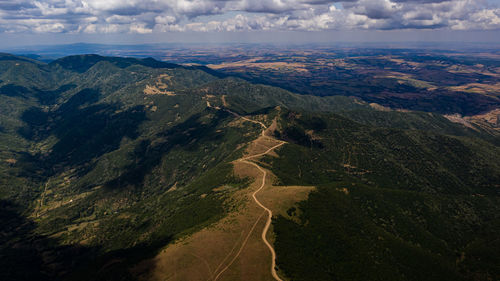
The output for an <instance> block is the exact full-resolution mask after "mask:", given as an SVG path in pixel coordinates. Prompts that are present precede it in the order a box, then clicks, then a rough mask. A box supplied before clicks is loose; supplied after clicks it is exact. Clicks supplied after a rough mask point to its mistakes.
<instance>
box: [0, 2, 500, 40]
mask: <svg viewBox="0 0 500 281" xmlns="http://www.w3.org/2000/svg"><path fill="white" fill-rule="evenodd" d="M333 4H334V2H332V1H328V0H36V1H33V0H11V1H7V0H0V32H29V31H31V32H38V33H43V32H72V33H78V32H84V33H115V32H129V33H151V32H169V31H177V32H182V31H239V30H329V29H340V30H350V29H408V28H424V29H436V28H448V29H461V30H468V29H481V30H483V29H500V8H499V7H498V6H499V5H496V7H494V5H492V4H491V3H490V4H488V2H485V1H482V0H481V1H480V0H448V1H446V0H350V1H344V2H342V5H338V4H335V5H333ZM221 15H222V16H221Z"/></svg>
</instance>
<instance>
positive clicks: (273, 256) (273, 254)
mask: <svg viewBox="0 0 500 281" xmlns="http://www.w3.org/2000/svg"><path fill="white" fill-rule="evenodd" d="M225 110H226V111H227V112H229V113H231V114H233V115H235V116H237V117H239V118H241V119H243V120H245V121H248V122H252V123H256V124H259V125H260V126H261V127H262V133H261V135H262V136H263V137H266V130H267V126H266V125H265V124H264V123H262V122H260V121H256V120H252V119H249V118H247V117H244V116H241V115H239V114H237V113H235V112H232V111H230V110H228V109H225ZM267 137H268V136H267ZM285 143H286V142H284V141H280V143H279V144H277V145H275V146H273V147H271V148H269V149H268V150H266V151H265V152H263V153H259V154H255V155H250V156H247V157H243V158H240V159H238V160H237V161H239V162H242V163H245V164H248V165H252V166H254V167H256V168H257V169H259V171H260V172H262V183H261V185H260V187H259V188H258V189H257V190H255V191H254V192H253V194H252V198H253V200H254V201H255V203H256V204H257V205H258V206H259V207H261V208H262V209H264V211H266V212H267V220H266V225H265V226H264V229H263V230H262V234H261V238H262V241H263V242H264V244H266V246H267V248H268V249H269V251H270V252H271V275H272V276H273V278H274V279H275V280H278V281H283V280H282V279H281V278H280V277H279V276H278V273H277V272H276V252H275V251H274V248H273V246H272V245H271V243H269V241H267V238H266V235H267V231H268V230H269V227H270V226H271V220H272V217H273V212H272V211H271V210H270V209H269V208H267V207H266V206H264V205H263V204H262V203H261V202H260V201H259V199H257V196H256V195H257V193H259V192H260V191H261V190H262V189H263V188H264V186H265V185H266V177H267V171H266V170H264V169H263V168H262V167H261V166H259V165H258V164H256V163H255V162H250V161H248V160H250V159H252V158H257V157H261V156H264V155H266V154H268V153H269V152H271V151H273V150H274V149H276V148H278V147H280V146H282V145H283V144H285ZM258 220H260V217H259V219H258ZM258 220H257V221H258ZM252 230H253V229H252ZM250 233H251V232H250ZM250 233H249V234H250ZM244 246H245V244H243V245H242V248H243V247H244ZM238 255H239V253H238ZM236 257H237V256H236ZM236 257H235V258H236ZM220 274H222V271H221V272H219V274H218V276H220ZM218 276H217V277H218ZM214 280H217V278H216V279H214Z"/></svg>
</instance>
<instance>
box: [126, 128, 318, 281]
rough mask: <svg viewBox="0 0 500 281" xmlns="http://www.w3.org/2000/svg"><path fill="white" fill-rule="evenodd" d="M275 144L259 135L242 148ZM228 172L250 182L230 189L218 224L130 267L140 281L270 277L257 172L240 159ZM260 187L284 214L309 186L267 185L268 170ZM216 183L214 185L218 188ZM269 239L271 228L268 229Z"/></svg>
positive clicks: (249, 152)
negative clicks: (256, 192)
mask: <svg viewBox="0 0 500 281" xmlns="http://www.w3.org/2000/svg"><path fill="white" fill-rule="evenodd" d="M279 143H280V142H279V141H277V140H275V139H272V138H271V137H269V136H260V137H259V138H258V139H256V140H255V141H253V142H252V143H251V144H250V145H249V146H248V147H247V150H246V153H245V154H246V156H249V155H256V154H260V153H263V152H265V151H266V150H268V149H270V148H271V147H273V146H276V145H277V144H279ZM233 165H234V172H235V174H236V175H238V176H240V177H248V178H252V179H255V181H254V182H253V183H252V184H251V185H250V186H249V187H248V188H246V189H242V190H238V191H236V192H234V193H233V194H232V195H231V197H230V198H229V199H228V200H227V201H226V207H227V209H228V210H231V211H230V212H229V213H228V214H227V216H226V217H224V218H223V219H222V220H220V221H219V222H217V223H215V224H213V225H211V226H209V227H206V228H204V229H202V230H200V231H198V232H196V233H194V234H192V235H190V236H189V237H185V238H183V239H180V240H178V241H176V242H175V243H173V244H171V245H168V246H167V247H166V248H165V249H164V250H163V251H161V252H160V253H159V254H158V255H157V256H156V257H155V258H153V259H150V260H147V261H144V262H142V263H140V264H139V265H138V266H136V267H135V268H133V269H132V270H131V271H132V272H133V273H134V274H135V275H136V276H138V278H139V279H140V280H162V281H163V280H190V281H196V280H203V281H207V280H217V281H218V280H228V281H229V280H248V281H257V280H258V281H265V280H274V279H273V277H272V276H271V272H270V270H269V267H270V264H271V261H272V259H271V254H270V252H269V249H268V248H267V247H266V245H265V244H264V243H263V241H262V239H261V233H262V230H263V228H264V225H265V221H266V218H267V215H266V213H265V211H264V210H263V209H262V208H261V207H259V206H258V205H257V204H256V202H255V201H254V200H253V198H252V193H253V192H254V191H255V190H257V189H258V188H259V187H260V186H261V184H262V176H263V174H262V172H261V171H260V170H259V169H258V168H257V167H255V166H253V165H249V164H248V163H245V162H240V161H235V162H233ZM266 172H267V176H266V185H265V186H264V187H263V190H262V191H261V192H259V194H258V195H257V197H258V199H259V201H261V202H263V204H264V205H266V206H267V207H268V208H270V209H271V210H272V211H273V213H274V214H281V215H286V210H288V209H289V208H290V207H292V206H293V205H294V204H296V202H298V201H301V200H305V199H306V198H307V196H308V194H309V192H310V191H311V190H313V189H314V188H313V187H301V186H291V187H279V186H272V185H271V184H270V183H272V182H273V179H274V175H272V174H271V173H270V172H269V171H266ZM223 188H224V187H220V188H219V189H223ZM268 236H270V237H269V238H268V240H270V241H272V240H273V239H272V236H273V235H272V232H271V231H270V232H268Z"/></svg>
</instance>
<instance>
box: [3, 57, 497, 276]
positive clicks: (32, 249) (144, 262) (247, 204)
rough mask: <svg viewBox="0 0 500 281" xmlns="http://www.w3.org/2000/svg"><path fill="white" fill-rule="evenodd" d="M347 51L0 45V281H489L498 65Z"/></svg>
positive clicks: (493, 261)
mask: <svg viewBox="0 0 500 281" xmlns="http://www.w3.org/2000/svg"><path fill="white" fill-rule="evenodd" d="M263 51H265V50H263ZM349 52H352V51H349ZM358 52H362V53H363V54H356V55H346V56H345V57H343V58H331V57H332V54H331V53H330V51H324V53H323V55H322V56H324V57H325V58H323V59H327V58H330V59H333V60H336V64H335V65H334V66H328V67H335V69H337V70H335V71H333V70H331V69H330V70H327V68H325V67H326V66H327V65H328V64H327V63H325V64H324V65H323V66H321V67H320V62H321V61H322V60H321V59H320V55H319V54H314V55H311V54H308V53H304V54H303V56H304V57H305V58H304V59H302V60H301V61H300V62H299V61H298V58H297V57H296V56H295V55H294V56H293V59H290V58H285V57H283V56H281V57H275V58H274V59H273V58H272V56H267V57H266V56H265V55H264V54H262V55H260V56H259V58H256V57H254V58H243V59H241V60H237V61H222V62H215V61H212V62H210V66H211V67H212V68H209V67H207V66H204V65H199V64H197V65H193V64H190V65H187V64H184V65H181V64H174V63H166V62H162V61H157V60H154V59H151V58H124V57H106V56H99V55H76V56H68V57H63V58H59V59H56V60H53V61H51V62H49V63H46V62H42V61H37V60H33V59H30V58H27V57H20V56H14V55H10V54H1V55H0V59H1V60H0V70H1V72H0V98H1V99H0V148H1V150H0V217H1V218H2V222H3V225H4V226H5V227H4V228H3V229H2V231H1V236H0V237H1V241H0V242H1V243H0V264H1V265H2V269H3V270H2V271H0V279H2V280H67V281H72V280H496V279H498V277H499V276H500V270H499V268H498V264H499V260H498V254H497V253H498V252H499V251H500V244H499V240H498V235H497V234H498V233H499V231H500V217H499V214H500V212H499V211H500V210H499V206H500V204H499V203H500V193H499V189H498V188H499V187H500V186H499V183H500V158H499V157H498V155H500V148H499V145H500V141H499V137H500V134H499V131H498V128H499V124H498V118H497V117H498V116H497V115H498V97H497V95H496V92H494V89H495V88H494V87H495V85H496V83H497V82H495V81H496V80H495V79H497V77H496V74H495V73H496V70H495V63H496V61H494V60H492V61H491V62H490V63H489V64H486V62H484V61H482V63H484V67H479V66H477V65H475V64H473V65H470V62H469V61H468V60H467V59H462V58H461V57H460V56H458V55H456V54H454V55H453V56H451V55H446V56H445V58H444V57H439V61H441V62H438V57H436V55H435V54H432V55H422V54H414V53H413V52H411V51H408V52H409V53H410V55H408V54H406V53H405V52H404V51H398V55H397V56H396V55H395V54H394V52H396V51H391V54H387V53H384V52H381V53H380V52H379V53H375V54H368V53H366V52H368V51H367V50H362V51H358ZM370 52H374V51H373V50H371V51H370ZM178 59H179V60H180V59H182V58H178ZM452 59H454V60H457V61H454V62H453V64H454V65H458V66H459V67H455V68H453V69H451V68H450V67H451V66H450V65H449V64H451V61H452ZM243 60H244V61H243ZM242 61H243V62H242ZM299 64H300V65H299ZM380 64H383V66H380ZM438 64H439V65H442V67H440V68H439V70H436V69H435V67H436V65H438ZM464 65H469V66H467V67H465V66H464ZM297 67H299V68H304V69H306V70H307V71H308V72H312V71H318V73H324V74H325V75H326V74H328V75H341V74H342V73H344V72H343V71H344V70H346V69H349V72H348V74H346V73H344V74H342V75H341V76H339V77H338V78H336V79H338V80H331V79H330V78H325V77H323V76H321V75H319V74H318V75H319V76H317V75H316V74H315V75H312V76H311V77H310V78H311V79H312V80H314V79H316V78H317V79H322V80H323V81H330V82H332V83H333V84H335V85H333V84H332V85H327V86H325V87H323V86H324V85H323V86H321V85H317V84H315V83H316V82H314V81H312V80H308V81H309V82H307V83H305V82H304V81H305V80H301V79H305V78H306V77H307V75H305V74H304V73H306V71H303V70H297V69H296V68H297ZM243 68H244V69H245V71H243V70H242V69H243ZM342 69H344V70H342ZM443 69H447V70H443ZM431 70H432V71H431ZM268 71H270V72H272V73H274V74H269V75H268V74H264V73H267V72H268ZM346 71H347V70H346ZM480 71H482V72H484V73H483V74H479V72H480ZM486 71H488V74H485V73H486ZM395 72H398V73H395ZM299 73H302V74H304V75H302V74H300V75H299ZM354 73H357V74H356V75H354ZM362 73H364V74H363V75H364V76H363V75H362V76H360V75H361V74H362ZM409 73H413V74H411V75H410V74H409ZM450 73H460V74H450ZM464 73H465V74H464ZM438 74H439V75H444V76H439V77H445V76H446V75H448V76H446V77H448V78H447V79H448V80H446V81H445V80H443V79H441V78H436V77H438V76H435V75H438ZM345 75H347V76H345ZM350 75H352V79H348V78H346V77H348V76H350ZM450 75H451V76H450ZM481 75H483V76H481ZM479 76H481V77H482V78H477V77H479ZM262 77H268V79H269V80H268V81H262V80H261V79H262ZM284 77H286V79H284ZM321 77H322V78H321ZM360 77H361V78H360ZM423 77H427V78H426V79H423ZM474 77H476V78H477V79H482V80H481V81H480V82H478V81H476V80H474V79H476V78H474ZM432 79H435V80H432ZM438 80H439V81H438ZM472 80H474V81H472ZM335 81H337V82H335ZM338 81H346V83H354V84H352V85H350V86H349V87H347V86H346V85H347V84H346V85H344V86H345V87H344V88H343V86H342V87H340V86H339V85H340V84H339V83H340V82H338ZM388 81H389V82H390V83H389V82H388ZM355 83H358V84H355ZM359 83H361V84H363V85H365V86H366V85H371V86H370V87H371V88H366V89H364V90H363V87H364V86H363V87H361V84H359ZM471 83H475V84H471ZM477 83H479V84H481V85H483V86H479V85H477ZM285 84H286V85H285ZM382 84H383V85H384V86H383V87H382V86H381V85H382ZM464 85H466V86H464ZM484 85H489V86H484ZM372 86H373V87H372ZM462 86H463V87H462ZM401 87H403V88H404V91H403V92H404V93H403V92H397V91H396V90H397V89H402V88H401ZM452 87H454V88H452ZM456 87H462V88H456ZM434 88H435V89H434ZM301 89H308V91H309V90H310V91H311V92H306V91H302V90H301ZM326 89H335V90H338V91H340V92H339V93H334V92H329V93H330V94H321V93H326V92H324V91H327V90H326ZM354 89H356V90H354ZM416 89H421V91H420V90H418V91H417V90H416ZM445 90H446V91H448V90H450V91H452V92H453V93H452V94H449V93H446V94H442V93H444V92H443V91H445ZM328 91H329V90H328ZM363 91H365V92H363ZM398 91H399V90H398ZM492 91H493V92H492ZM341 92H342V93H344V92H347V93H349V94H348V95H344V94H342V93H341ZM450 93H451V92H450ZM410 94H411V95H410ZM428 95H432V98H431V99H429V100H428V101H429V102H430V103H426V102H423V103H421V101H422V99H424V100H426V99H428V98H429V97H428ZM426 96H427V97H426ZM424 97H425V98H424ZM462 97H465V98H464V99H462ZM441 98H443V99H444V100H446V102H441ZM469 98H470V99H469ZM359 268H363V269H364V270H362V271H360V270H359Z"/></svg>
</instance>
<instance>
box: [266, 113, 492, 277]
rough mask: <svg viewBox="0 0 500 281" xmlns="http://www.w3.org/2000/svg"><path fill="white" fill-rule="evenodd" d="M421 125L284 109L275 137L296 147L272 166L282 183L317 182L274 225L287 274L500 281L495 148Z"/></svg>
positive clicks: (272, 161) (283, 152) (270, 162)
mask: <svg viewBox="0 0 500 281" xmlns="http://www.w3.org/2000/svg"><path fill="white" fill-rule="evenodd" d="M377 114H380V115H381V114H385V115H386V116H391V115H393V114H392V113H390V112H384V113H377ZM320 120H321V121H320ZM387 120H389V119H387ZM393 120H394V119H393ZM416 120H418V119H414V118H408V123H407V124H402V123H401V122H402V119H399V120H396V121H395V122H394V123H392V124H388V125H389V126H391V127H405V129H395V128H384V127H381V126H366V125H361V124H359V123H356V122H353V121H351V120H349V119H346V118H344V117H340V116H336V115H332V114H328V115H318V114H312V113H305V112H300V113H298V112H293V111H292V112H290V111H285V112H283V114H282V119H281V124H280V125H281V129H280V130H279V131H278V132H276V133H277V134H278V135H279V136H280V137H282V138H284V139H286V140H288V141H289V142H290V143H291V144H289V145H286V146H285V147H283V148H282V149H281V150H279V153H278V154H279V157H277V158H272V157H268V158H267V159H266V160H265V162H266V163H267V164H268V165H269V167H270V168H271V169H272V171H273V172H274V173H275V174H276V175H277V176H278V178H279V181H280V183H279V184H283V185H316V186H318V190H317V191H316V192H314V193H313V194H311V195H310V198H309V199H308V200H307V201H305V202H302V203H301V204H300V205H299V209H300V212H296V213H297V214H298V215H297V217H296V219H293V220H292V219H287V218H284V217H278V218H277V219H276V220H275V221H274V229H275V232H276V235H277V237H276V251H277V255H278V259H277V261H278V266H279V268H280V269H281V270H283V271H284V273H285V275H286V276H288V277H290V278H291V279H292V280H488V279H493V280H495V279H497V278H498V277H499V276H500V275H499V274H500V271H499V268H498V255H497V254H495V253H498V252H499V251H500V248H499V247H498V245H499V244H498V237H497V235H495V233H498V232H499V231H500V228H499V227H500V224H499V221H500V217H499V216H498V213H499V212H498V211H499V209H498V206H499V205H498V203H499V202H500V196H499V194H498V190H497V189H498V182H500V160H499V159H498V157H496V156H495V155H498V154H499V153H500V152H499V151H498V146H495V145H494V144H492V143H489V142H487V141H485V140H482V139H480V138H479V137H463V136H453V135H443V134H438V133H433V132H431V131H432V130H425V131H423V130H415V129H412V130H409V129H406V127H408V126H414V125H415V124H418V126H422V128H423V127H425V126H427V125H429V124H432V123H428V122H418V123H415V122H416ZM411 124H414V125H411ZM436 124H439V123H436ZM443 124H444V123H443ZM455 129H457V128H456V127H454V126H450V127H449V128H447V130H443V131H444V132H451V131H453V130H455ZM289 131H293V132H298V133H295V134H289V133H287V132H289ZM305 132H308V133H305ZM464 133H467V131H465V130H463V131H462V132H461V133H459V135H463V134H464ZM310 140H314V141H315V142H316V143H321V145H317V144H316V145H315V143H314V142H311V141H310ZM290 213H292V210H290ZM486 249H487V250H486ZM477 253H480V254H477ZM479 256H481V258H479ZM478 258H479V259H484V261H485V262H484V263H481V262H479V260H478ZM361 269H362V270H361Z"/></svg>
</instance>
